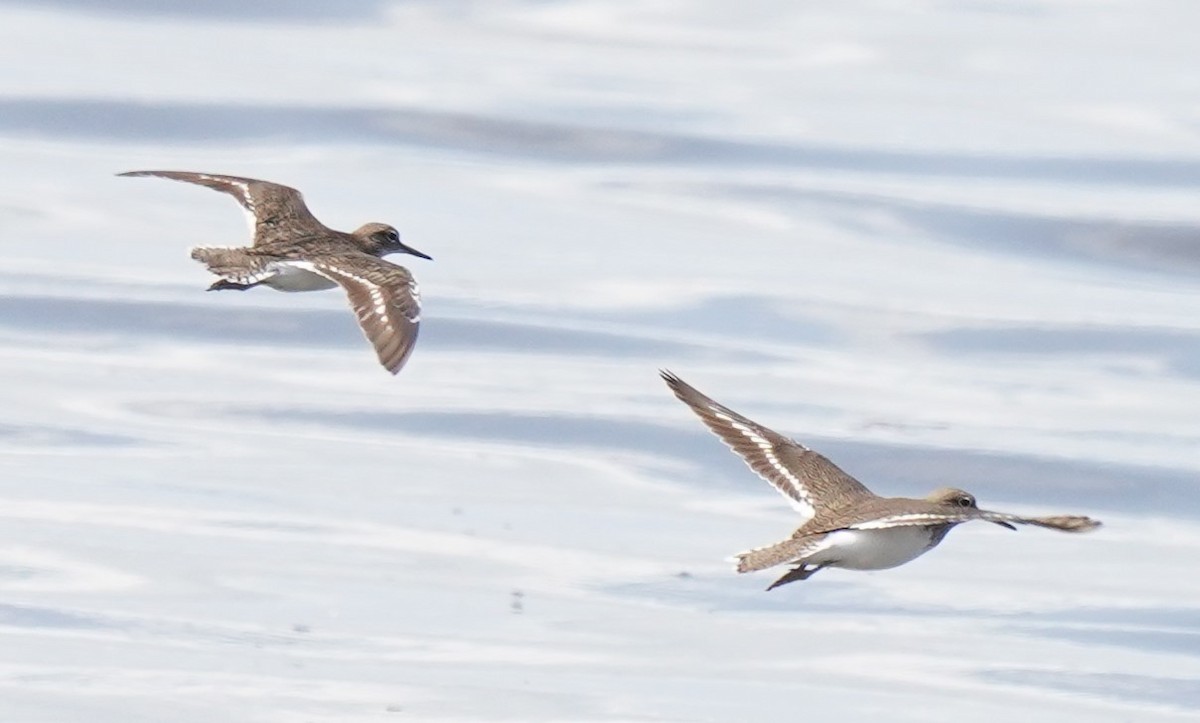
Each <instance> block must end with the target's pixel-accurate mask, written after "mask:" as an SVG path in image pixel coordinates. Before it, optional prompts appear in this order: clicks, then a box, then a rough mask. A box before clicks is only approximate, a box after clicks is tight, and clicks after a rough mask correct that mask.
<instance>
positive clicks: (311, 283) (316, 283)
mask: <svg viewBox="0 0 1200 723" xmlns="http://www.w3.org/2000/svg"><path fill="white" fill-rule="evenodd" d="M267 270H268V271H270V272H272V273H271V275H270V276H268V277H267V278H266V279H265V280H263V285H264V286H270V287H271V288H272V289H275V290H276V291H321V290H323V289H332V288H334V287H335V286H337V282H335V281H333V280H331V279H330V278H329V277H327V276H324V275H322V274H320V273H318V272H317V271H314V270H313V265H312V264H310V263H308V262H305V261H276V262H275V263H273V264H271V265H270V266H268V267H267Z"/></svg>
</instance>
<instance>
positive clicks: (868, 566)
mask: <svg viewBox="0 0 1200 723" xmlns="http://www.w3.org/2000/svg"><path fill="white" fill-rule="evenodd" d="M825 541H826V543H827V546H826V547H825V549H823V550H821V551H820V552H818V553H816V554H815V555H813V556H811V557H809V558H808V559H807V560H806V562H809V563H812V564H817V565H820V564H828V565H830V566H831V567H844V568H848V569H850V570H886V569H887V568H889V567H896V566H897V565H903V564H904V563H906V562H909V561H910V560H914V559H916V558H918V557H920V556H921V555H923V554H925V553H926V552H928V551H929V550H930V549H931V548H932V545H931V544H930V542H931V541H932V536H931V535H930V531H929V530H927V529H926V528H924V527H914V526H908V527H889V528H885V529H882V530H838V531H837V532H831V533H830V534H829V536H828V537H826V538H825Z"/></svg>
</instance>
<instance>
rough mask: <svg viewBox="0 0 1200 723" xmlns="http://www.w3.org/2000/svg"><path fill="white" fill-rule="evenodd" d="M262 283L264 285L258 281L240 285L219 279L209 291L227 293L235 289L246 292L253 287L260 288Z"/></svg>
mask: <svg viewBox="0 0 1200 723" xmlns="http://www.w3.org/2000/svg"><path fill="white" fill-rule="evenodd" d="M261 283H262V282H261V281H256V282H254V283H253V284H239V283H237V282H235V281H230V280H228V279H217V280H216V281H214V282H213V283H212V286H210V287H208V290H209V291H226V290H228V289H235V290H237V291H245V290H246V289H249V288H251V287H253V286H258V285H259V284H261Z"/></svg>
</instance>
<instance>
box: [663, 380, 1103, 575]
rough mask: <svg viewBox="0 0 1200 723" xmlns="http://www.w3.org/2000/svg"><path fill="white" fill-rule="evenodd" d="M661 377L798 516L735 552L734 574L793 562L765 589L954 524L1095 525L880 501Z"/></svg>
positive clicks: (861, 565)
mask: <svg viewBox="0 0 1200 723" xmlns="http://www.w3.org/2000/svg"><path fill="white" fill-rule="evenodd" d="M661 374H662V378H663V380H664V381H665V382H666V383H667V386H669V387H670V388H671V391H672V392H674V393H675V396H676V397H678V398H679V399H680V400H681V401H682V402H683V403H684V404H687V405H688V407H689V408H691V410H692V411H693V412H695V413H696V415H697V416H699V417H700V419H701V421H703V422H704V424H705V425H706V426H707V427H708V428H709V429H710V430H711V431H712V432H713V433H714V434H716V435H717V436H718V437H719V438H720V439H721V440H722V441H723V442H725V444H726V445H728V446H729V447H730V448H731V449H732V450H733V451H734V452H736V453H737V454H738V455H739V456H740V457H741V458H742V459H743V460H744V461H745V462H746V464H747V465H749V467H750V468H751V469H752V470H754V471H755V472H757V473H758V474H759V475H760V476H762V477H763V478H764V479H765V480H767V482H769V483H771V485H772V486H773V487H775V489H777V490H779V492H780V493H782V494H783V495H784V497H786V498H787V499H788V501H789V502H790V503H791V504H792V506H793V507H795V508H796V509H797V510H798V511H799V512H800V514H801V516H802V517H803V519H804V522H803V524H801V525H800V527H799V528H798V529H797V530H796V531H795V532H794V533H793V534H792V536H791V537H790V538H789V539H787V540H784V541H782V542H778V543H775V544H772V545H766V546H764V547H759V548H756V549H753V550H749V551H747V552H743V553H741V554H739V555H737V562H738V565H737V571H738V572H751V571H754V570H762V569H765V568H768V567H774V566H775V565H781V564H785V563H786V564H791V565H795V567H794V568H793V569H792V570H790V571H788V573H787V574H785V575H784V576H783V577H781V578H779V579H778V580H776V581H775V583H774V584H772V585H771V587H769V588H767V589H768V590H770V589H772V588H775V587H778V586H780V585H785V584H787V583H789V582H795V581H798V580H804V579H807V578H808V577H809V576H810V575H812V574H813V573H815V572H816V571H817V570H820V569H821V568H824V567H845V568H850V569H864V570H874V569H886V568H888V567H895V566H897V565H901V564H904V563H905V562H908V561H909V560H911V559H913V558H916V557H918V556H919V555H921V554H923V553H925V552H927V551H928V550H930V549H932V548H934V547H935V546H937V545H938V543H940V542H941V541H942V539H943V538H944V537H945V536H946V533H948V532H949V531H950V530H951V529H952V528H953V527H954V526H955V525H958V524H961V523H963V522H970V521H972V520H983V521H985V522H991V523H994V524H997V525H1000V526H1002V527H1007V528H1008V529H1016V528H1015V527H1013V525H1014V524H1018V525H1033V526H1036V527H1045V528H1048V529H1053V530H1061V531H1064V532H1085V531H1087V530H1091V529H1095V528H1096V527H1098V526H1099V525H1100V523H1099V522H1098V521H1096V520H1093V519H1091V518H1088V517H1081V516H1075V515H1056V516H1050V517H1022V516H1019V515H1011V514H1007V513H1003V512H992V511H989V510H981V509H979V507H978V506H977V505H976V502H975V498H974V497H973V496H972V495H971V494H969V493H967V492H964V491H963V490H960V489H955V488H949V487H947V488H942V489H938V490H934V491H933V492H932V493H930V494H929V495H928V496H927V497H925V498H924V499H909V498H903V497H880V496H878V495H876V494H875V493H873V492H871V491H870V490H869V489H867V488H866V486H864V485H863V484H862V483H861V482H859V481H858V480H856V479H854V478H853V477H851V476H850V475H848V474H846V473H845V472H843V471H842V470H841V469H839V468H838V467H837V466H836V465H835V464H833V463H832V462H830V461H829V460H828V459H826V458H825V457H823V456H821V455H820V454H817V453H816V452H814V451H812V450H810V449H808V448H806V447H804V446H803V445H801V444H800V443H798V442H796V441H794V440H791V439H789V438H787V437H785V436H783V435H781V434H779V433H778V432H775V431H773V430H771V429H768V428H767V427H764V426H762V425H761V424H758V423H757V422H754V421H752V420H750V419H748V418H746V417H744V416H742V415H740V414H738V413H737V412H734V411H733V410H731V409H729V408H728V407H726V406H723V405H721V404H718V403H717V402H715V401H713V400H712V399H710V398H709V397H707V396H705V395H704V394H701V393H700V392H699V391H697V390H696V389H695V388H694V387H692V386H690V385H688V384H687V383H686V382H684V381H683V380H682V379H680V378H679V377H677V376H675V375H674V374H672V373H670V372H668V371H663V372H661Z"/></svg>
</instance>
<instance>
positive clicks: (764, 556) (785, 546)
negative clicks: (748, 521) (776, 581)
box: [735, 535, 825, 572]
mask: <svg viewBox="0 0 1200 723" xmlns="http://www.w3.org/2000/svg"><path fill="white" fill-rule="evenodd" d="M824 537H825V536H824V535H808V536H805V537H793V538H791V539H788V540H784V541H783V542H777V543H775V544H774V545H766V546H764V547H756V548H754V549H753V550H747V551H746V552H742V553H739V554H738V555H736V556H735V558H736V559H737V571H738V572H754V571H755V570H765V569H766V568H768V567H774V566H776V565H782V564H783V563H785V562H797V561H798V560H799V559H800V558H802V557H804V556H805V555H808V554H811V553H812V552H815V551H816V548H818V547H819V546H820V543H821V540H822V539H824Z"/></svg>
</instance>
